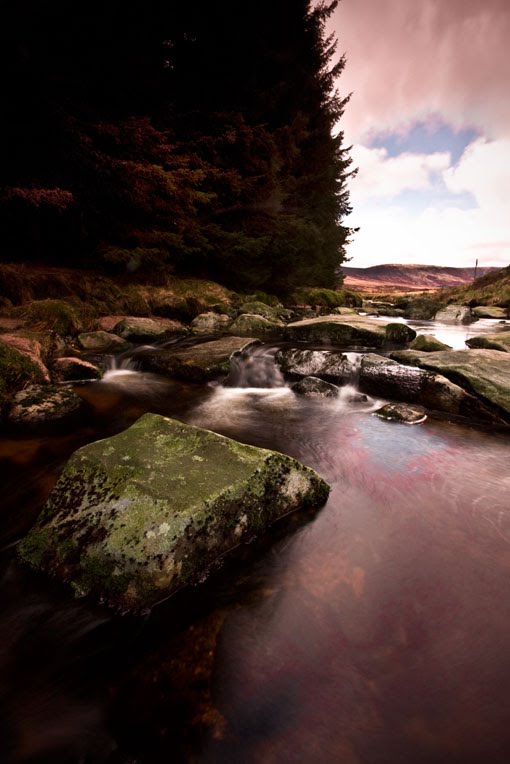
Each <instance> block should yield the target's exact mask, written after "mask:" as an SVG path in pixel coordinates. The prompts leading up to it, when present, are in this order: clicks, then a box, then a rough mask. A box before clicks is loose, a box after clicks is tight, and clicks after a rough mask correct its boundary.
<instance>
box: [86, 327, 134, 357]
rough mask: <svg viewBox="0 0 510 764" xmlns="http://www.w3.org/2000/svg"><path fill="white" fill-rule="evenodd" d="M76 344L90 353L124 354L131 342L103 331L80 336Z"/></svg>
mask: <svg viewBox="0 0 510 764" xmlns="http://www.w3.org/2000/svg"><path fill="white" fill-rule="evenodd" d="M76 344H77V346H78V347H79V348H80V349H81V350H85V351H86V352H88V353H122V352H123V351H124V350H127V349H128V348H129V347H130V344H129V342H127V341H126V340H124V339H122V337H119V336H118V335H117V334H112V333H111V332H105V331H103V330H101V329H100V330H98V331H97V332H84V333H83V334H79V335H78V337H77V338H76Z"/></svg>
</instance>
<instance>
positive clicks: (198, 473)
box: [18, 414, 329, 610]
mask: <svg viewBox="0 0 510 764" xmlns="http://www.w3.org/2000/svg"><path fill="white" fill-rule="evenodd" d="M328 492H329V488H328V486H327V484H326V483H325V482H324V481H323V480H322V479H321V478H320V477H319V476H318V475H317V474H316V473H315V472H314V471H313V470H311V469H309V468H308V467H304V466H303V465H302V464H300V463H299V462H297V461H295V460H294V459H292V458H290V457H288V456H284V455H283V454H280V453H277V452H274V451H268V450H266V449H261V448H255V447H253V446H247V445H244V444H241V443H237V442H236V441H233V440H230V439H229V438H225V437H223V436H220V435H216V434H215V433H212V432H209V431H207V430H201V429H199V428H197V427H191V426H190V425H185V424H182V423H181V422H176V421H174V420H172V419H168V418H166V417H162V416H158V415H155V414H146V415H145V416H143V417H141V419H139V420H138V421H137V422H136V423H135V424H134V425H132V426H131V427H130V428H129V429H128V430H125V431H124V432H122V433H120V434H119V435H115V436H114V437H112V438H107V439H106V440H101V441H97V442H96V443H91V444H90V445H88V446H85V447H83V448H81V449H79V450H78V451H76V452H75V453H74V454H73V455H72V457H71V459H70V460H69V462H68V463H67V465H66V467H65V469H64V472H63V473H62V476H61V478H60V479H59V481H58V483H57V485H56V487H55V489H54V490H53V492H52V494H51V495H50V498H49V500H48V502H47V504H46V506H45V508H44V510H43V512H42V514H41V516H40V518H39V521H38V523H37V525H36V526H35V527H34V528H33V529H32V530H31V531H30V533H29V534H28V536H27V537H26V538H25V539H24V540H23V541H22V542H21V543H20V545H19V547H18V549H19V554H20V557H21V559H22V560H24V561H26V562H28V563H29V564H30V565H31V566H32V567H34V568H38V569H41V570H44V571H46V572H47V573H49V574H50V575H53V576H55V577H57V578H59V579H61V580H64V581H66V582H69V583H70V584H71V585H72V587H73V589H74V591H75V593H76V594H78V595H85V594H91V595H93V596H94V597H95V598H99V599H100V600H102V601H103V602H105V603H107V604H108V605H110V606H112V607H114V608H116V609H120V610H140V609H145V608H149V607H151V606H152V605H154V604H155V603H156V602H158V601H159V600H161V599H162V598H165V597H167V596H169V595H171V594H173V593H174V592H176V591H177V590H178V589H180V588H181V587H182V586H184V585H186V584H191V583H196V582H198V581H199V580H200V579H201V578H202V577H203V576H204V575H205V574H206V573H207V570H208V567H209V566H210V565H211V564H212V563H213V562H215V561H216V560H217V559H218V558H220V557H221V556H222V555H224V554H225V553H226V552H228V551H229V550H230V549H232V547H234V546H236V545H238V544H239V543H241V542H243V541H245V540H248V539H250V538H251V537H252V536H253V535H255V534H258V533H260V532H262V531H264V530H266V528H267V527H268V526H269V525H270V524H271V523H272V522H274V521H275V520H277V519H278V518H279V517H281V516H283V515H285V514H287V513H288V512H290V511H293V510H296V509H300V508H303V507H306V506H314V507H319V506H321V505H322V504H323V503H324V502H325V500H326V499H327V496H328Z"/></svg>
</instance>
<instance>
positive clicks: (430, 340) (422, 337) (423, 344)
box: [409, 334, 451, 353]
mask: <svg viewBox="0 0 510 764" xmlns="http://www.w3.org/2000/svg"><path fill="white" fill-rule="evenodd" d="M409 347H410V348H411V350H422V351H423V352H424V353H435V352H437V351H438V350H451V347H450V346H449V345H445V343H444V342H441V341H440V340H438V339H436V338H435V337H434V336H433V335H432V334H419V335H418V336H417V337H416V339H414V340H413V341H412V342H411V344H410V345H409Z"/></svg>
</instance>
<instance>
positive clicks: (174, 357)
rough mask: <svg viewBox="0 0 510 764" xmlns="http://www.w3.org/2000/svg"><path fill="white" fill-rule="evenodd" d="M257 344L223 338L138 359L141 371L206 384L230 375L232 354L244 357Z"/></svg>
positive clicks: (149, 354) (233, 338)
mask: <svg viewBox="0 0 510 764" xmlns="http://www.w3.org/2000/svg"><path fill="white" fill-rule="evenodd" d="M258 343H259V340H256V339H253V338H247V337H222V338H221V339H219V340H212V341H211V342H202V343H201V344H199V345H193V347H188V348H180V349H179V348H174V349H173V348H170V349H166V350H155V351H151V350H148V351H146V352H145V353H141V354H139V355H138V356H137V361H138V364H139V366H140V368H141V369H142V370H143V371H153V372H155V373H157V374H165V375H168V376H170V377H178V378H179V379H183V380H186V381H189V382H207V381H208V380H210V379H214V377H218V376H220V375H221V374H228V372H229V371H230V359H231V357H232V355H233V354H234V353H237V354H238V353H244V352H245V351H246V350H247V349H248V348H250V347H251V346H252V345H256V344H258Z"/></svg>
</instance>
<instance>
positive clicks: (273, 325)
mask: <svg viewBox="0 0 510 764" xmlns="http://www.w3.org/2000/svg"><path fill="white" fill-rule="evenodd" d="M284 328H285V324H284V323H283V321H279V320H276V319H269V318H265V317H264V316H259V315H256V314H255V313H242V314H241V315H240V316H238V317H237V318H236V320H235V321H234V322H233V323H232V324H231V325H230V327H229V329H228V331H229V332H230V334H236V335H237V336H239V337H268V336H269V337H278V336H282V335H283V330H284Z"/></svg>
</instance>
